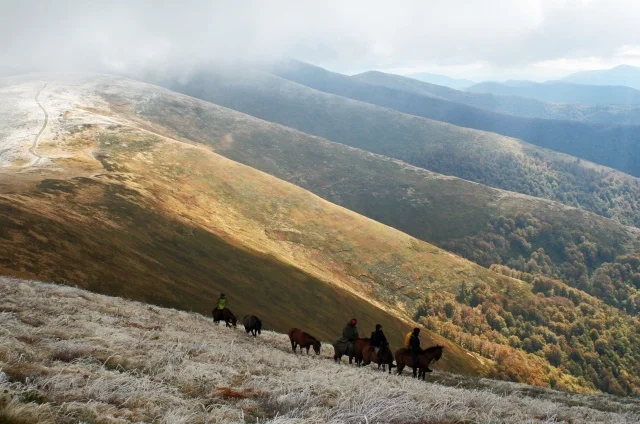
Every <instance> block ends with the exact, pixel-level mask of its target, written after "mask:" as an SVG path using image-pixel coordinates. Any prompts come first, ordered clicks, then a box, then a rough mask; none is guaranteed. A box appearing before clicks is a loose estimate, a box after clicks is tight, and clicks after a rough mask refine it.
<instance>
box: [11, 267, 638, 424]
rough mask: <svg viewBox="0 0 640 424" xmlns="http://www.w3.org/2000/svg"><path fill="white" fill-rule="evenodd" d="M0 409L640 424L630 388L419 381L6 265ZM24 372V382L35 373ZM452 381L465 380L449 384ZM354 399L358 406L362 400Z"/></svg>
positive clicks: (109, 418)
mask: <svg viewBox="0 0 640 424" xmlns="http://www.w3.org/2000/svg"><path fill="white" fill-rule="evenodd" d="M0 311H2V312H1V313H0V323H1V325H0V391H1V392H2V395H1V396H0V421H1V422H3V423H12V424H17V423H26V422H38V423H43V424H49V423H64V424H67V423H68V424H71V423H78V422H109V423H126V422H163V423H196V422H197V423H201V422H225V423H245V422H256V421H257V420H259V422H263V423H265V422H270V423H273V424H275V423H280V424H282V423H284V422H286V423H290V424H302V423H307V422H314V423H319V424H320V423H336V422H341V423H348V424H356V423H361V422H362V421H363V420H365V418H364V417H365V416H366V417H368V418H367V420H368V422H371V423H374V422H375V423H383V422H395V423H398V424H408V423H424V422H439V423H445V422H446V423H449V422H471V421H480V420H481V421H486V422H489V421H491V422H504V423H521V422H525V421H526V422H532V423H537V422H549V420H553V421H554V422H618V423H624V422H637V420H638V418H639V414H640V406H639V405H638V401H637V400H633V399H631V398H626V399H622V398H615V397H612V396H603V395H577V394H569V393H563V392H558V391H553V390H545V389H541V388H535V387H530V386H525V385H521V384H512V383H500V382H495V381H491V380H477V379H470V378H460V377H459V376H456V375H452V374H449V373H446V372H441V371H440V364H439V363H436V364H435V366H434V368H435V369H436V372H435V373H433V374H431V375H429V377H428V379H429V381H428V382H427V383H423V382H421V381H415V380H412V379H410V378H407V377H406V371H405V377H397V376H388V375H387V374H383V373H380V372H377V371H374V370H372V369H368V368H360V369H357V368H355V367H349V366H346V365H335V364H333V361H332V360H331V359H330V358H329V356H330V355H331V349H330V347H329V346H327V345H325V346H324V347H323V349H322V353H321V356H320V357H319V358H318V357H315V356H310V357H307V356H306V355H303V356H301V355H297V356H294V355H293V354H291V350H290V345H289V342H288V339H287V337H286V336H285V335H283V334H277V333H272V332H263V334H262V335H261V336H259V337H258V339H257V340H254V339H253V338H252V337H250V336H247V335H245V334H244V331H241V330H229V329H225V328H222V327H214V326H212V324H211V321H210V320H209V318H208V317H206V316H201V315H198V314H190V313H186V312H181V311H176V310H171V309H164V308H158V307H154V306H149V305H145V304H140V303H134V302H131V301H127V300H123V299H118V298H113V297H106V296H101V295H97V294H94V293H90V292H86V291H83V290H80V289H77V288H70V287H64V286H55V285H50V284H43V283H37V282H32V281H20V280H16V279H11V278H6V277H0ZM27 380H28V381H27ZM433 382H441V383H444V384H446V385H451V386H457V387H445V386H444V385H443V384H432V383H433ZM354 405H355V407H354Z"/></svg>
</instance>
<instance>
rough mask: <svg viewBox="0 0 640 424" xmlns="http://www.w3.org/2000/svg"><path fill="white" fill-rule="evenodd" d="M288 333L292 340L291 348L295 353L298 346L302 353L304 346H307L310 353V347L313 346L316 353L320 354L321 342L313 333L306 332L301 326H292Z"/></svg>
mask: <svg viewBox="0 0 640 424" xmlns="http://www.w3.org/2000/svg"><path fill="white" fill-rule="evenodd" d="M287 334H289V340H291V349H293V353H296V348H297V347H298V346H300V353H302V348H306V349H307V355H308V354H309V348H311V347H313V350H314V352H316V355H320V342H319V341H318V339H316V338H315V337H313V336H312V335H310V334H307V333H305V332H304V331H302V330H300V329H299V328H292V329H291V330H289V333H287Z"/></svg>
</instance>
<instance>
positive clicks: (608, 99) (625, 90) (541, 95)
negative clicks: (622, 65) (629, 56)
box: [466, 81, 640, 105]
mask: <svg viewBox="0 0 640 424" xmlns="http://www.w3.org/2000/svg"><path fill="white" fill-rule="evenodd" d="M466 90H467V91H469V92H471V93H489V94H496V95H500V96H518V97H526V98H530V99H536V100H540V101H543V102H561V103H581V104H587V105H640V91H638V90H636V89H633V88H631V87H623V86H609V85H607V86H604V85H583V84H575V83H570V82H562V81H549V82H543V83H538V82H531V81H507V82H502V83H501V82H483V83H480V84H476V85H473V86H471V87H468V88H467V89H466Z"/></svg>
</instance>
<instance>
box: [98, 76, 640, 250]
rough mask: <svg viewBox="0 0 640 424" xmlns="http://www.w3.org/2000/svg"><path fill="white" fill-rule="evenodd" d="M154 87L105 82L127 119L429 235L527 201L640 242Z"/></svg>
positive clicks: (473, 225) (553, 218) (598, 235)
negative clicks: (142, 90)
mask: <svg viewBox="0 0 640 424" xmlns="http://www.w3.org/2000/svg"><path fill="white" fill-rule="evenodd" d="M149 90H152V88H149ZM153 90H155V92H156V96H155V97H154V101H153V102H151V103H148V102H142V101H138V100H136V99H135V97H132V96H130V95H129V94H127V95H126V96H123V95H122V94H109V92H108V91H105V93H106V95H105V98H106V99H107V100H108V101H109V102H110V104H111V105H118V104H124V103H126V104H127V109H125V110H118V108H117V107H115V108H114V112H115V113H116V114H117V115H118V116H120V117H122V118H123V119H132V120H136V121H137V123H138V125H142V126H144V125H152V126H150V127H149V128H150V129H152V131H154V132H157V133H160V134H165V135H167V136H170V137H175V138H182V139H184V140H191V141H197V142H201V143H204V144H206V145H209V146H211V147H212V148H213V149H214V150H215V151H216V152H217V153H219V154H221V155H223V156H225V157H228V158H230V159H232V160H235V161H239V162H241V163H244V164H246V165H249V166H251V167H253V168H257V169H260V170H262V171H264V172H267V173H269V174H271V175H275V176H276V177H278V178H281V179H284V180H286V181H289V182H291V183H294V184H296V185H299V186H301V187H304V188H306V189H308V190H310V191H312V192H314V193H315V194H318V195H320V196H321V197H323V198H325V199H327V200H329V201H331V202H333V203H337V204H340V205H342V206H344V207H347V208H348V209H351V210H354V211H356V212H358V213H361V214H363V215H365V216H368V217H370V218H372V219H375V220H377V221H380V222H383V223H385V224H387V225H390V226H392V227H394V228H397V229H400V230H402V231H404V232H406V233H409V234H411V235H413V236H415V237H417V238H420V239H423V240H426V241H430V242H436V243H438V242H444V241H447V240H452V239H457V238H460V237H464V236H467V235H471V234H475V233H477V232H479V231H482V230H483V229H484V228H485V227H486V224H487V222H488V220H489V219H490V218H493V217H497V216H500V215H504V214H512V213H518V212H525V211H526V212H530V213H532V214H533V215H534V216H535V217H537V218H538V219H540V220H542V221H543V222H558V223H562V224H563V225H564V226H565V227H567V228H572V229H575V230H578V231H581V232H584V233H585V234H587V233H588V234H592V235H593V236H594V238H595V240H597V241H598V242H599V243H601V244H603V245H605V246H611V247H613V248H614V249H615V250H617V251H619V252H624V251H630V250H632V249H633V248H634V246H635V245H636V241H635V240H636V238H637V235H636V231H635V230H632V229H630V228H628V227H624V226H622V225H619V224H617V223H615V222H613V221H611V220H608V219H605V218H601V217H599V216H597V215H594V214H590V213H586V212H583V211H581V210H579V209H573V208H565V207H563V206H561V205H559V204H557V203H553V202H548V201H545V200H539V199H536V198H532V197H527V196H519V195H513V194H509V193H506V192H503V191H500V190H495V189H492V188H489V187H486V186H483V185H480V184H476V183H472V182H469V181H465V180H461V179H458V178H453V177H444V176H441V175H438V174H434V173H431V172H429V171H426V170H424V169H421V168H416V167H412V166H409V165H407V164H405V163H402V162H399V161H396V160H392V159H389V158H386V157H383V156H379V155H375V154H370V153H367V152H364V151H362V150H358V149H353V148H350V147H347V146H344V145H341V144H337V143H332V142H329V141H327V140H324V139H321V138H318V137H312V136H309V135H307V134H304V133H300V132H298V131H295V130H291V129H289V128H285V127H282V126H280V125H274V124H270V123H267V122H264V121H261V120H257V119H255V118H252V117H249V116H246V115H241V114H238V113H236V112H234V111H230V110H228V109H224V108H221V107H219V106H216V105H213V104H210V103H206V102H201V101H197V100H194V99H189V98H187V97H184V96H180V95H178V94H175V93H171V92H168V91H162V90H156V89H153ZM138 98H139V99H140V98H141V97H138Z"/></svg>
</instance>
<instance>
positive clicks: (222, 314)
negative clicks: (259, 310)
mask: <svg viewBox="0 0 640 424" xmlns="http://www.w3.org/2000/svg"><path fill="white" fill-rule="evenodd" d="M211 315H213V322H214V323H216V324H217V323H219V322H220V321H224V323H225V325H226V326H227V327H231V326H232V325H233V326H234V327H235V326H236V324H237V323H238V320H237V319H236V316H235V315H233V312H231V311H230V310H229V309H227V308H224V309H222V310H221V309H218V308H215V309H214V310H213V311H211Z"/></svg>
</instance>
